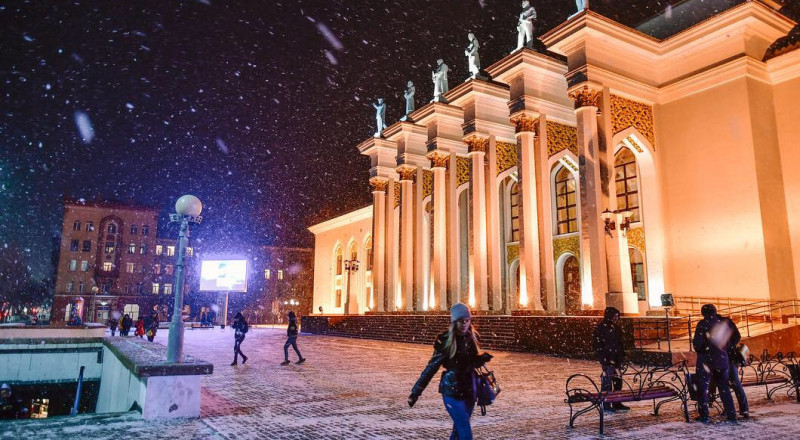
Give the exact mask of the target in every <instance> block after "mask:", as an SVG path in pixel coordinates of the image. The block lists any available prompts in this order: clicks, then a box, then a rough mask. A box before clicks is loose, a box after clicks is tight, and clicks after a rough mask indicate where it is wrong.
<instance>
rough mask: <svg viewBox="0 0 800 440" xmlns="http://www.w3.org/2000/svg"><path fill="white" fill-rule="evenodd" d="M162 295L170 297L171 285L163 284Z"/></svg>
mask: <svg viewBox="0 0 800 440" xmlns="http://www.w3.org/2000/svg"><path fill="white" fill-rule="evenodd" d="M164 295H172V284H164Z"/></svg>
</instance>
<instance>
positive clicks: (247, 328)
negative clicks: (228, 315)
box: [239, 322, 250, 333]
mask: <svg viewBox="0 0 800 440" xmlns="http://www.w3.org/2000/svg"><path fill="white" fill-rule="evenodd" d="M239 330H241V331H242V333H247V331H248V330H250V326H249V325H247V323H246V322H242V325H241V327H239Z"/></svg>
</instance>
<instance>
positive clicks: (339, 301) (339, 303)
mask: <svg viewBox="0 0 800 440" xmlns="http://www.w3.org/2000/svg"><path fill="white" fill-rule="evenodd" d="M341 306H342V288H341V286H339V287H337V288H336V307H341Z"/></svg>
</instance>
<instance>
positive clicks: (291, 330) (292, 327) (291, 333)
mask: <svg viewBox="0 0 800 440" xmlns="http://www.w3.org/2000/svg"><path fill="white" fill-rule="evenodd" d="M286 336H288V337H290V338H291V337H297V321H296V320H294V319H292V320H290V321H289V327H287V328H286Z"/></svg>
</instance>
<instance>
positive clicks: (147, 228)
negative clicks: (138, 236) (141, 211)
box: [142, 225, 150, 235]
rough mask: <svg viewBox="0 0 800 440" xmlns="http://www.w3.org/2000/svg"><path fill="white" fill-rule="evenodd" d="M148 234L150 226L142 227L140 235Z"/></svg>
mask: <svg viewBox="0 0 800 440" xmlns="http://www.w3.org/2000/svg"><path fill="white" fill-rule="evenodd" d="M149 232H150V226H147V225H142V235H147V234H148V233H149Z"/></svg>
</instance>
